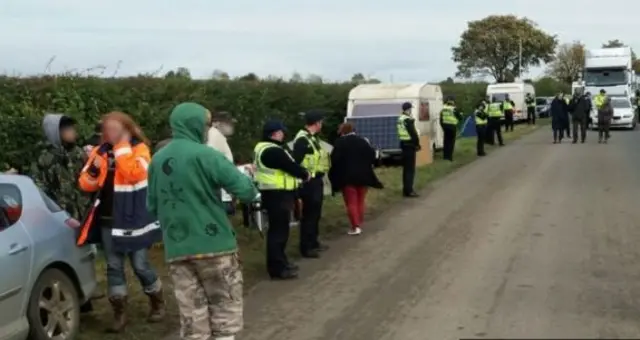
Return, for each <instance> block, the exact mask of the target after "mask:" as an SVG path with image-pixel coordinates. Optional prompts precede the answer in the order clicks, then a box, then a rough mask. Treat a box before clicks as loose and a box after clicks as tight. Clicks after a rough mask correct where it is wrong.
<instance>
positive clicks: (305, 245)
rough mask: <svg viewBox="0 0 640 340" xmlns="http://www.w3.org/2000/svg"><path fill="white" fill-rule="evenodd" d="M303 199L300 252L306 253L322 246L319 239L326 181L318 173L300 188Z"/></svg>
mask: <svg viewBox="0 0 640 340" xmlns="http://www.w3.org/2000/svg"><path fill="white" fill-rule="evenodd" d="M300 198H301V199H302V217H301V218H300V253H301V254H303V255H305V254H308V253H309V252H311V251H312V250H317V249H318V248H320V241H318V234H319V228H318V225H319V224H320V217H321V216H322V202H323V200H324V182H323V181H322V176H320V175H318V176H316V177H314V178H312V179H311V180H309V181H308V182H306V183H304V184H303V185H302V188H300Z"/></svg>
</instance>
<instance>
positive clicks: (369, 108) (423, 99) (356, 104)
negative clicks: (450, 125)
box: [345, 83, 443, 158]
mask: <svg viewBox="0 0 640 340" xmlns="http://www.w3.org/2000/svg"><path fill="white" fill-rule="evenodd" d="M405 102H409V103H411V104H412V105H413V109H411V115H412V116H413V117H414V118H415V121H416V129H417V130H418V135H419V136H424V135H426V136H429V139H430V140H431V145H429V147H431V148H432V149H433V150H435V149H441V148H442V137H443V131H442V127H441V126H440V111H441V110H442V107H443V101H442V90H441V89H440V86H439V85H432V84H427V83H418V84H362V85H358V86H356V87H354V88H353V89H352V90H351V91H350V92H349V101H348V104H347V117H346V118H345V121H346V122H349V123H351V124H353V125H354V127H355V129H356V131H357V132H358V134H359V135H361V136H363V137H366V138H367V139H369V141H370V142H371V144H372V145H373V146H374V147H375V148H376V149H377V150H379V151H380V155H381V157H383V158H384V157H389V156H395V155H398V154H400V152H401V150H400V140H399V139H398V131H397V122H398V116H399V115H400V113H401V112H402V104H403V103H405ZM422 147H427V146H426V145H423V146H422Z"/></svg>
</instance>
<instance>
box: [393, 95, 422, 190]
mask: <svg viewBox="0 0 640 340" xmlns="http://www.w3.org/2000/svg"><path fill="white" fill-rule="evenodd" d="M411 109H413V105H411V103H409V102H406V103H404V104H402V113H401V114H400V116H399V117H398V121H397V123H396V127H397V130H398V139H400V149H401V150H402V194H403V196H404V197H418V194H417V193H416V192H415V191H414V190H413V179H414V177H415V174H416V152H417V151H419V150H420V139H419V138H418V131H417V130H416V123H415V119H413V116H412V115H411Z"/></svg>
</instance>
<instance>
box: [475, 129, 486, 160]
mask: <svg viewBox="0 0 640 340" xmlns="http://www.w3.org/2000/svg"><path fill="white" fill-rule="evenodd" d="M476 135H477V136H478V141H477V142H476V154H477V155H478V156H482V155H484V154H485V152H484V142H485V140H486V139H487V124H476Z"/></svg>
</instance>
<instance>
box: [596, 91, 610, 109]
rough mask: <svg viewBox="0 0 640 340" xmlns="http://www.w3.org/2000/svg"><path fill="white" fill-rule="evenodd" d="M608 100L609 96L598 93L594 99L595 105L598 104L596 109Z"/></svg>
mask: <svg viewBox="0 0 640 340" xmlns="http://www.w3.org/2000/svg"><path fill="white" fill-rule="evenodd" d="M606 98H607V95H605V94H600V93H598V94H597V95H596V96H595V97H593V103H594V104H596V108H597V109H599V108H601V107H602V105H604V101H605V99H606Z"/></svg>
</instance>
